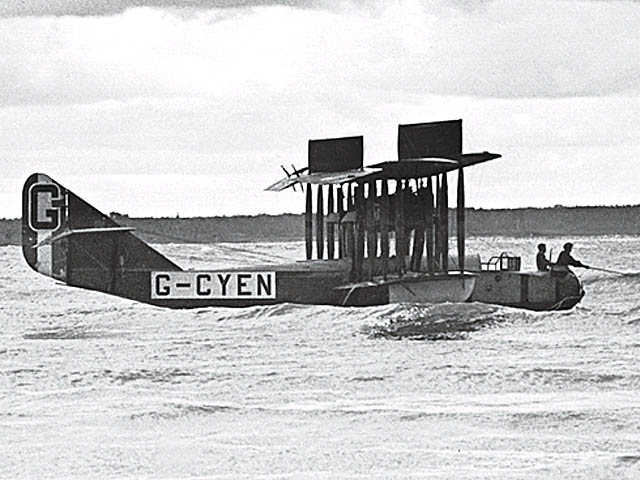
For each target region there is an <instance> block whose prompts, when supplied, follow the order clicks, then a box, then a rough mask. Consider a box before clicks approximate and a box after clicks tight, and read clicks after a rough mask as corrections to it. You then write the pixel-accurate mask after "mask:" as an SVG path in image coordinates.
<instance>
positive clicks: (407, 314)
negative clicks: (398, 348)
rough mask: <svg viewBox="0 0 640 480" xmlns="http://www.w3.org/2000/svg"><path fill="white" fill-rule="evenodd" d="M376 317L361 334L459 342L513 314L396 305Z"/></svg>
mask: <svg viewBox="0 0 640 480" xmlns="http://www.w3.org/2000/svg"><path fill="white" fill-rule="evenodd" d="M519 314H520V315H521V314H522V313H520V312H519ZM380 318H381V320H382V321H383V322H382V323H380V324H375V325H366V326H365V327H363V329H362V331H363V333H365V334H367V335H369V336H370V337H372V338H387V339H394V340H401V339H408V340H430V341H435V340H463V339H465V338H467V334H468V333H470V332H475V331H477V330H479V329H482V328H485V327H487V326H490V325H495V324H497V323H503V322H506V321H509V320H512V319H513V318H514V311H513V310H512V309H508V308H505V307H499V306H496V305H487V304H482V303H443V304H431V305H423V304H397V305H393V306H392V308H391V309H390V310H388V311H387V312H385V313H384V314H383V315H381V317H380Z"/></svg>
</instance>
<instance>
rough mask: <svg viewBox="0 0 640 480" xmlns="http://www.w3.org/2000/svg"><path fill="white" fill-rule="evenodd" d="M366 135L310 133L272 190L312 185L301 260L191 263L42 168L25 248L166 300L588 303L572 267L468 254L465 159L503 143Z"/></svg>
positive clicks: (444, 134)
mask: <svg viewBox="0 0 640 480" xmlns="http://www.w3.org/2000/svg"><path fill="white" fill-rule="evenodd" d="M363 144H364V140H363V137H362V136H352V137H339V138H325V139H319V140H309V144H308V166H307V167H305V168H303V169H300V170H298V169H295V168H294V169H293V171H289V170H287V169H285V168H284V167H283V169H284V170H285V174H286V176H285V178H283V179H282V180H280V181H278V182H276V183H274V184H273V185H271V186H269V187H268V188H267V190H269V191H274V192H278V191H282V190H285V189H288V188H294V189H295V188H296V187H301V188H302V189H303V190H304V195H305V215H304V225H305V230H304V231H305V253H306V260H302V261H297V262H290V263H283V264H279V265H271V264H270V265H250V266H246V267H240V268H236V267H234V268H225V269H219V268H216V269H211V270H197V271H196V270H185V269H183V268H181V267H180V266H178V265H177V264H176V263H174V262H173V261H172V260H170V259H169V258H167V257H166V256H164V255H163V254H162V253H160V252H158V251H157V250H156V249H154V248H153V247H152V246H150V245H148V244H147V243H145V242H144V241H143V240H141V239H140V238H138V237H137V236H136V235H135V233H134V229H133V228H131V227H128V226H123V225H121V224H119V223H118V222H116V220H115V219H113V218H111V217H110V216H108V215H105V214H104V213H102V212H100V211H99V210H97V209H96V208H94V207H93V206H91V205H90V204H88V203H87V202H86V201H84V200H83V199H81V198H80V197H78V196H77V195H76V194H74V193H73V192H72V191H70V190H68V189H67V188H66V187H64V186H62V185H61V184H60V183H58V182H57V181H55V180H53V179H52V178H51V177H49V176H48V175H46V174H43V173H35V174H33V175H31V176H30V177H29V178H28V179H27V181H26V183H25V185H24V188H23V215H22V249H23V254H24V257H25V259H26V261H27V263H28V264H29V265H30V266H31V267H32V268H33V269H34V270H36V271H37V272H39V273H41V274H44V275H47V276H49V277H52V278H54V279H56V280H58V281H60V282H63V283H64V284H67V285H70V286H74V287H79V288H84V289H89V290H96V291H99V292H104V293H107V294H111V295H116V296H119V297H124V298H128V299H131V300H136V301H139V302H144V303H148V304H152V305H156V306H160V307H169V308H199V307H210V306H216V307H248V306H253V305H270V304H275V303H285V302H288V303H300V304H320V305H337V306H368V305H381V304H387V303H405V302H408V303H442V302H467V301H480V302H487V303H495V304H500V305H507V306H512V307H518V308H528V309H534V310H549V309H568V308H572V307H573V306H574V305H575V304H576V303H577V302H579V301H580V299H581V298H582V296H583V295H584V291H583V289H582V286H581V284H580V282H579V280H578V279H577V278H576V277H575V275H573V273H572V272H567V273H566V275H564V276H562V277H558V276H554V275H551V274H550V273H549V272H522V271H520V259H519V257H514V256H510V255H506V254H502V255H499V256H496V257H493V258H491V259H490V260H489V261H488V262H486V263H482V262H481V261H480V258H479V256H477V255H468V254H467V252H466V246H465V170H466V169H467V168H469V167H473V166H475V165H478V164H480V163H484V162H487V161H491V160H495V159H498V158H500V157H501V155H499V154H496V153H490V152H487V151H484V152H480V153H462V120H447V121H441V122H428V123H418V124H408V125H399V126H398V158H397V159H396V160H392V161H386V162H381V163H376V164H373V165H370V166H366V167H365V166H364V163H363V151H364V148H363ZM452 175H455V176H456V177H457V178H456V188H455V203H456V206H455V209H450V208H449V203H450V202H449V201H450V199H449V196H450V192H449V186H448V185H449V179H448V178H449V176H452ZM314 207H315V208H314ZM450 216H451V217H452V218H449V217H450ZM454 227H455V234H456V235H455V238H456V241H455V252H453V253H455V254H454V255H451V252H450V247H449V244H450V237H451V238H452V236H451V235H450V232H449V230H450V229H453V228H454Z"/></svg>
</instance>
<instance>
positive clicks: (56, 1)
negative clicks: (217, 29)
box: [0, 0, 316, 17]
mask: <svg viewBox="0 0 640 480" xmlns="http://www.w3.org/2000/svg"><path fill="white" fill-rule="evenodd" d="M315 3H316V2H315V1H313V0H312V1H311V2H306V1H303V0H111V1H104V0H93V1H87V0H30V1H25V0H3V2H2V3H1V4H0V17H26V16H64V15H70V16H80V17H85V16H103V15H116V14H119V13H122V12H124V11H125V10H127V9H129V8H135V7H159V8H178V9H185V8H187V9H188V8H195V9H211V8H241V7H256V6H266V5H286V6H296V7H305V6H307V5H310V4H311V5H314V4H315Z"/></svg>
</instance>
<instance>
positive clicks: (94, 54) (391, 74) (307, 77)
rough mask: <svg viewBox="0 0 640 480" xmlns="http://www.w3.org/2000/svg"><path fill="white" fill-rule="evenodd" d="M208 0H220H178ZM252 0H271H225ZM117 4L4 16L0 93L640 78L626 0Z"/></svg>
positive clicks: (457, 90) (281, 101)
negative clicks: (74, 12) (82, 13)
mask: <svg viewBox="0 0 640 480" xmlns="http://www.w3.org/2000/svg"><path fill="white" fill-rule="evenodd" d="M76 3H77V5H84V4H85V3H84V2H82V3H81V2H76ZM76 3H74V2H71V4H67V3H65V4H64V5H72V6H73V5H75V4H76ZM103 3H109V2H96V5H98V6H96V7H95V8H89V7H87V11H89V10H91V11H97V10H96V9H97V8H101V7H99V5H103ZM139 3H140V4H141V3H144V4H145V5H155V6H164V5H172V4H174V3H176V4H177V3H178V2H169V1H166V2H165V1H161V0H158V1H150V2H139ZM205 3H206V4H207V5H211V3H209V2H198V1H195V0H193V1H190V2H180V4H181V5H190V6H191V7H194V6H201V5H204V4H205ZM248 3H250V4H251V5H254V6H255V5H262V7H261V6H258V7H255V8H232V9H230V8H229V7H239V6H242V5H245V4H248ZM267 4H268V5H269V7H268V8H267V7H266V6H264V5H267ZM276 4H279V5H276ZM324 4H326V2H325V3H324ZM9 5H14V6H15V5H17V6H19V5H23V4H22V2H13V3H11V2H10V3H9ZM42 5H48V2H47V3H46V4H45V3H44V2H43V3H42ZM56 5H58V4H56V3H54V4H53V7H52V8H57V7H56ZM60 5H63V4H62V3H60ZM110 5H112V7H109V8H111V9H112V10H110V11H109V12H111V11H113V12H121V13H116V14H112V15H108V16H91V17H73V16H62V17H29V18H21V17H14V18H6V19H2V20H0V44H2V45H3V49H2V51H0V105H21V104H73V103H91V102H98V101H104V100H126V99H133V98H140V97H147V98H154V97H165V98H171V97H202V98H206V99H208V100H211V99H234V100H235V101H236V103H238V104H243V105H250V104H252V103H254V102H255V101H262V100H263V99H264V98H268V99H269V100H270V102H271V104H273V105H279V106H286V105H288V104H291V103H292V102H308V101H309V100H310V99H314V100H315V99H322V100H323V101H324V102H325V103H326V104H327V105H334V106H335V108H337V109H347V108H348V107H349V105H348V102H352V103H354V106H353V108H356V107H357V108H362V109H365V108H369V106H371V103H372V101H373V99H376V100H377V99H382V100H383V101H388V100H402V99H404V98H409V97H410V96H411V95H423V94H425V93H430V94H435V95H452V96H475V97H493V98H520V97H549V98H555V97H575V96H606V95H619V94H622V95H627V94H629V95H631V94H637V93H638V91H640V86H639V82H638V78H640V57H639V56H638V55H637V52H638V51H640V37H639V36H638V35H637V25H638V24H640V8H638V6H637V5H636V4H633V3H629V2H617V3H604V2H583V1H579V2H535V3H534V2H525V1H516V2H512V1H491V2H482V3H475V4H474V5H475V6H473V7H469V5H468V4H467V2H460V1H445V0H431V1H425V2H421V1H417V0H401V1H397V2H387V3H384V2H378V3H375V4H374V6H373V7H371V8H367V9H364V8H361V6H360V5H359V4H357V3H352V2H347V3H338V2H334V6H335V8H323V9H300V8H295V7H293V6H290V5H289V2H257V1H254V2H242V1H237V2H231V1H227V2H224V1H221V2H218V3H217V5H218V8H206V9H205V8H198V9H195V10H192V11H189V13H188V14H184V12H181V11H177V10H173V9H165V8H146V7H145V8H130V9H127V8H126V7H128V6H131V5H136V3H135V2H116V3H115V5H116V6H113V4H110ZM317 5H320V3H317ZM24 8H26V7H24ZM42 8H44V7H42ZM69 8H72V7H69ZM78 8H80V7H78ZM83 8H84V7H83ZM105 13H108V12H105ZM385 99H386V100H385ZM345 102H347V104H345Z"/></svg>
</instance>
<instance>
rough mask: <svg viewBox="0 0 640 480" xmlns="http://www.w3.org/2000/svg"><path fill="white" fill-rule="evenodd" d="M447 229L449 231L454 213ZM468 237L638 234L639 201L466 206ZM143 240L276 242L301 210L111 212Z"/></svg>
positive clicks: (297, 234)
mask: <svg viewBox="0 0 640 480" xmlns="http://www.w3.org/2000/svg"><path fill="white" fill-rule="evenodd" d="M453 212H454V210H451V212H450V216H449V219H450V225H449V231H450V232H451V234H452V236H455V214H454V213H453ZM465 213H466V233H467V236H468V237H491V236H503V237H504V236H506V237H516V238H519V237H558V236H590V235H630V236H637V235H640V205H632V206H615V207H595V206H584V207H560V206H558V207H552V208H518V209H491V210H489V209H474V208H468V209H466V212H465ZM111 218H113V219H114V220H115V221H116V222H117V223H119V224H121V225H123V226H127V227H133V228H135V230H136V235H137V236H138V237H140V238H141V239H142V240H144V241H146V242H149V243H217V242H228V243H243V242H282V241H295V240H302V239H304V214H292V213H286V214H280V215H255V216H246V215H242V216H232V217H186V218H170V217H163V218H133V217H128V216H126V215H120V214H117V213H112V214H111ZM20 231H21V220H20V219H0V245H3V246H4V245H20V244H21V241H20V236H21V232H20Z"/></svg>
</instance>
